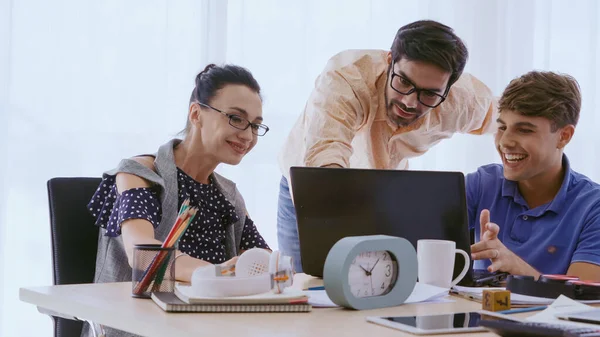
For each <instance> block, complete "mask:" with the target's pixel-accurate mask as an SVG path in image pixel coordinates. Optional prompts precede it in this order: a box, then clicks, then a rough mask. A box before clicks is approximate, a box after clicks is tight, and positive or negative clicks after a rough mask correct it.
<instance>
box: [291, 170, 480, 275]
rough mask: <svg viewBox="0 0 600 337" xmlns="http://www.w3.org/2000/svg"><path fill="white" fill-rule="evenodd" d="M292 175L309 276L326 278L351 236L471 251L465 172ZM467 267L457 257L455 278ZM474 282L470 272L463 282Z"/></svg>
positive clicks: (302, 252)
mask: <svg viewBox="0 0 600 337" xmlns="http://www.w3.org/2000/svg"><path fill="white" fill-rule="evenodd" d="M290 176H291V185H292V194H293V200H294V205H295V208H296V215H297V219H298V234H299V238H300V256H301V259H302V269H303V271H304V272H305V273H307V274H310V275H313V276H320V277H322V276H323V266H324V263H325V259H326V258H327V253H328V252H329V250H330V249H331V247H332V246H333V245H334V244H335V243H336V242H337V241H338V240H340V239H341V238H344V237H346V236H356V235H374V234H385V235H392V236H399V237H403V238H405V239H407V240H408V241H410V242H411V243H412V244H413V246H414V247H415V249H416V247H417V240H420V239H442V240H452V241H455V242H456V247H457V248H460V249H463V250H465V251H466V252H467V254H470V252H471V249H470V236H469V230H468V220H467V208H466V198H465V179H464V175H463V174H462V173H461V172H435V171H399V170H370V169H369V170H367V169H342V168H315V167H292V168H291V169H290ZM471 265H472V263H471ZM463 266H464V259H463V257H462V256H461V255H458V254H457V256H456V261H455V268H454V269H455V270H454V276H455V277H456V276H457V275H458V274H459V273H460V271H461V270H462V268H463ZM471 281H472V273H471V272H469V273H467V276H465V278H464V279H463V281H461V282H460V284H465V285H466V284H470V283H471Z"/></svg>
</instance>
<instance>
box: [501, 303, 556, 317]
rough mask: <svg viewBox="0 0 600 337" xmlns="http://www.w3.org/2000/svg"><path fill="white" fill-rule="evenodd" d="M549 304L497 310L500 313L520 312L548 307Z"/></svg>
mask: <svg viewBox="0 0 600 337" xmlns="http://www.w3.org/2000/svg"><path fill="white" fill-rule="evenodd" d="M547 307H548V306H547V305H541V306H539V307H529V308H518V309H510V310H501V311H497V313H499V314H505V315H506V314H518V313H521V312H530V311H539V310H544V309H546V308H547Z"/></svg>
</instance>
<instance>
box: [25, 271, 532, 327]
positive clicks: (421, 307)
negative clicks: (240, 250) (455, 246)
mask: <svg viewBox="0 0 600 337" xmlns="http://www.w3.org/2000/svg"><path fill="white" fill-rule="evenodd" d="M297 283H299V282H297ZM130 294H131V283H130V282H126V283H106V284H80V285H64V286H48V287H36V288H21V289H20V293H19V297H20V299H21V300H22V301H24V302H27V303H31V304H33V305H36V306H38V307H39V308H43V309H47V310H52V311H54V312H58V313H62V314H66V315H72V316H76V317H79V318H82V319H88V320H91V321H93V322H96V323H100V324H104V325H107V326H112V327H115V328H117V329H121V330H125V331H129V332H132V333H135V334H139V335H143V336H149V337H153V336H156V337H159V336H160V337H165V336H181V337H187V336H190V337H191V336H194V337H197V336H219V337H222V336H232V337H235V336H239V337H259V336H260V337H263V336H282V337H284V336H298V337H299V336H311V337H313V336H329V335H340V336H345V337H346V336H348V337H350V336H357V337H371V336H377V337H385V336H390V337H392V336H393V337H400V336H415V335H411V334H408V333H406V334H403V333H402V332H401V331H397V330H393V329H390V328H386V327H383V326H379V325H376V324H372V323H368V322H367V321H366V320H365V317H366V316H384V315H385V316H393V315H414V314H433V313H452V312H460V311H472V310H478V309H480V308H481V304H479V303H476V302H472V301H468V300H465V299H462V298H458V297H451V298H452V299H453V300H455V302H452V303H430V304H407V305H402V306H398V307H393V308H386V309H375V310H366V311H354V310H345V309H341V308H327V309H320V308H313V311H312V312H310V313H239V314H237V313H228V314H211V313H194V314H188V313H185V314H184V313H165V312H164V311H162V310H161V309H160V308H159V307H158V306H157V305H155V304H154V302H152V300H149V299H148V300H147V299H135V298H132V297H131V296H130ZM519 315H520V316H519V317H525V316H527V315H528V314H519ZM480 336H496V335H495V334H493V333H473V334H471V333H470V334H469V337H480Z"/></svg>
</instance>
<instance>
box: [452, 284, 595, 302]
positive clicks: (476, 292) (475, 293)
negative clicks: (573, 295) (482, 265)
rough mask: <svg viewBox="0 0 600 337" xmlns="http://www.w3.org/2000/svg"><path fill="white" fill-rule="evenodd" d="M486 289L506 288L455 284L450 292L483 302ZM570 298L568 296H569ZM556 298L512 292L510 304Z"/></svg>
mask: <svg viewBox="0 0 600 337" xmlns="http://www.w3.org/2000/svg"><path fill="white" fill-rule="evenodd" d="M486 289H502V290H504V289H505V288H472V287H461V286H454V287H452V289H450V293H452V294H455V295H458V296H461V297H464V298H467V299H470V300H473V301H477V302H481V299H482V297H483V291H484V290H486ZM567 298H568V297H567ZM554 300H555V299H554V298H545V297H535V296H527V295H521V294H515V293H511V294H510V304H511V306H513V307H527V306H537V305H549V304H552V303H553V302H554ZM579 302H581V303H589V304H593V303H600V300H593V301H592V300H589V301H579Z"/></svg>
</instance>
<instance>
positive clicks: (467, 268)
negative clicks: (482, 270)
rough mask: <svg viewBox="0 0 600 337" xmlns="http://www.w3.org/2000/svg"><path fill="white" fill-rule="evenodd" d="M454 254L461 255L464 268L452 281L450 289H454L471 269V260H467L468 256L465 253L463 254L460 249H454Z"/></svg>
mask: <svg viewBox="0 0 600 337" xmlns="http://www.w3.org/2000/svg"><path fill="white" fill-rule="evenodd" d="M456 253H458V254H460V255H462V256H463V257H464V258H465V267H464V268H463V270H462V271H461V272H460V275H458V276H457V277H456V278H455V279H454V280H452V284H451V285H450V286H451V287H454V286H455V285H456V284H457V283H458V282H460V280H462V279H463V277H465V275H467V271H468V270H469V267H471V259H470V258H469V254H467V252H465V251H464V250H462V249H456Z"/></svg>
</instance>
